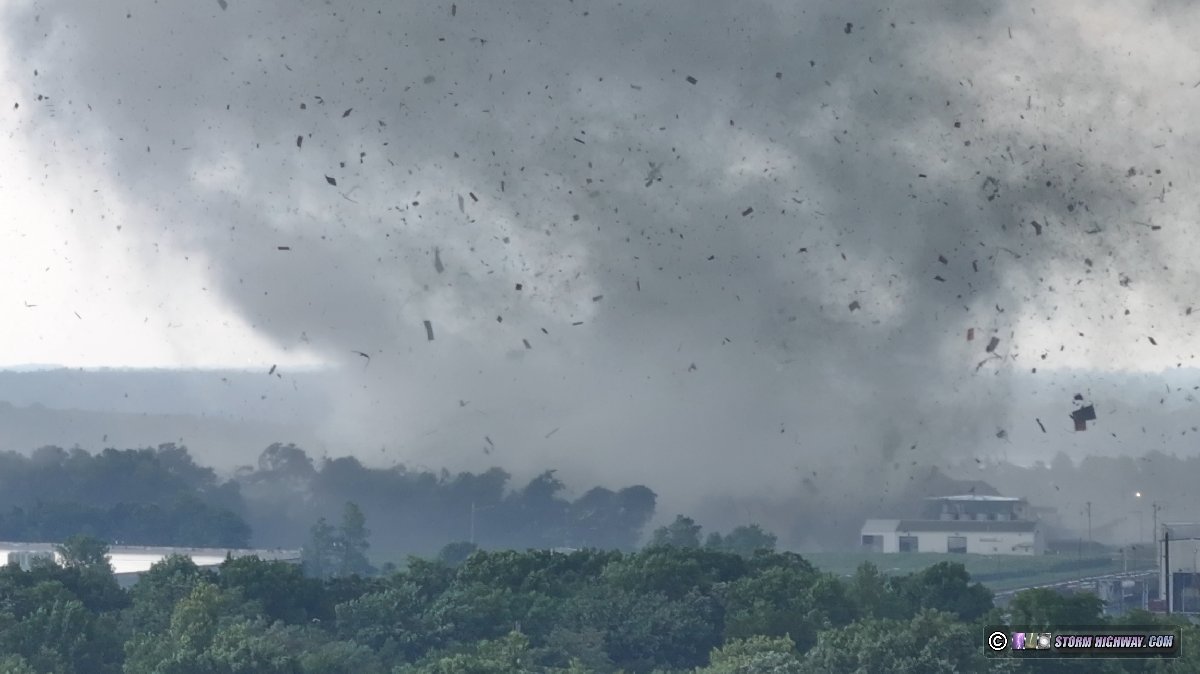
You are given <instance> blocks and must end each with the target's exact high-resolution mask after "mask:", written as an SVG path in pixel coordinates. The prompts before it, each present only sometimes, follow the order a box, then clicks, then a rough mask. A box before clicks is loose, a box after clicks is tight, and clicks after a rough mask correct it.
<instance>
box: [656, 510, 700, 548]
mask: <svg viewBox="0 0 1200 674" xmlns="http://www.w3.org/2000/svg"><path fill="white" fill-rule="evenodd" d="M650 546H673V547H677V548H698V547H700V525H699V524H696V521H695V520H693V519H692V518H690V517H684V516H683V515H676V516H675V521H674V522H671V523H670V524H668V525H667V526H665V527H659V528H658V529H655V530H654V533H653V534H652V535H651V536H650Z"/></svg>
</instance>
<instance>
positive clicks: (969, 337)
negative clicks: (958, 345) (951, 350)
mask: <svg viewBox="0 0 1200 674" xmlns="http://www.w3.org/2000/svg"><path fill="white" fill-rule="evenodd" d="M967 341H968V342H973V341H975V328H967Z"/></svg>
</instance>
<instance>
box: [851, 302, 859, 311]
mask: <svg viewBox="0 0 1200 674" xmlns="http://www.w3.org/2000/svg"><path fill="white" fill-rule="evenodd" d="M860 308H862V307H861V305H859V303H858V300H854V301H853V302H851V303H850V311H858V310H859V309H860Z"/></svg>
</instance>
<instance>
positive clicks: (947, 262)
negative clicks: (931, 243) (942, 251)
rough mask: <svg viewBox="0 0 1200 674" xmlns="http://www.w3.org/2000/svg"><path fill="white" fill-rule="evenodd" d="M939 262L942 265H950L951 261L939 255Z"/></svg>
mask: <svg viewBox="0 0 1200 674" xmlns="http://www.w3.org/2000/svg"><path fill="white" fill-rule="evenodd" d="M938 262H941V263H942V264H950V261H949V260H947V259H946V256H945V255H939V256H938Z"/></svg>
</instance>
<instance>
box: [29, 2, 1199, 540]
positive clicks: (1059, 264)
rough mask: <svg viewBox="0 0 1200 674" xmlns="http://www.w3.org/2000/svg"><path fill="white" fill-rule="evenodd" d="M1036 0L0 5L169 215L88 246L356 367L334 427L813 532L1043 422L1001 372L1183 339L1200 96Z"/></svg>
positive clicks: (354, 442)
mask: <svg viewBox="0 0 1200 674" xmlns="http://www.w3.org/2000/svg"><path fill="white" fill-rule="evenodd" d="M1070 6H1072V7H1073V6H1074V5H1070ZM1121 7H1122V8H1124V11H1125V12H1127V13H1128V14H1130V15H1131V16H1132V18H1133V19H1134V20H1142V21H1145V22H1146V24H1147V25H1151V24H1153V25H1154V26H1156V27H1158V29H1159V30H1168V31H1169V30H1170V29H1164V28H1162V25H1163V23H1164V22H1165V23H1166V24H1167V25H1170V26H1174V27H1176V29H1177V30H1179V31H1180V34H1183V33H1185V32H1186V30H1187V26H1192V25H1194V24H1195V20H1194V16H1195V14H1194V10H1192V9H1190V7H1188V6H1182V5H1164V6H1156V7H1155V8H1154V12H1157V13H1156V14H1152V13H1151V10H1144V13H1139V12H1141V11H1142V10H1136V9H1132V8H1131V7H1132V6H1130V7H1126V6H1124V5H1121ZM1046 14H1047V12H1043V16H1041V17H1039V16H1038V15H1037V13H1036V11H1034V8H1033V7H1032V6H1031V5H1027V4H1025V3H1005V4H1002V5H1000V6H995V5H991V4H988V5H983V4H979V5H975V4H968V5H964V4H963V3H950V2H945V3H929V2H927V3H918V4H913V5H911V6H905V7H904V8H902V9H893V8H891V7H890V6H888V5H884V4H883V3H875V2H832V1H831V2H820V3H806V4H804V5H801V4H798V3H789V2H778V3H772V2H756V3H705V4H702V5H701V4H697V3H682V2H667V3H656V4H655V5H654V6H653V7H643V6H641V5H630V6H623V5H617V6H611V5H606V4H597V5H591V4H589V3H585V2H574V3H571V2H568V3H561V2H553V3H551V2H520V3H507V2H497V3H492V2H488V3H483V2H473V3H472V2H461V3H454V4H452V3H449V2H447V3H436V4H428V3H410V2H387V3H384V2H365V1H346V2H336V3H325V2H302V3H296V2H286V3H285V2H279V1H277V2H254V3H249V2H247V3H239V2H230V3H229V4H228V9H227V10H224V11H223V10H222V9H221V7H220V6H218V4H217V3H216V2H212V3H205V2H198V3H189V4H188V5H187V6H167V5H153V6H139V7H138V8H136V9H133V10H125V9H119V8H117V7H116V6H113V5H110V4H108V3H95V2H87V1H84V0H63V1H60V2H25V3H20V4H18V5H15V6H14V8H13V9H10V10H9V12H8V15H7V16H6V19H7V21H6V25H7V26H8V33H9V34H8V36H7V37H8V38H9V41H10V43H11V49H12V50H14V54H15V60H17V61H20V62H23V63H26V64H28V68H29V71H30V72H29V73H28V82H27V86H28V89H27V95H28V98H27V99H26V100H25V104H24V105H22V106H21V110H20V114H19V116H18V117H17V118H16V119H15V120H14V122H15V123H16V125H17V129H18V132H19V133H23V134H27V135H29V136H30V137H31V138H33V139H35V140H37V141H38V142H40V147H41V149H42V151H43V152H44V157H42V160H43V162H44V165H45V170H46V172H48V173H53V172H79V173H84V174H94V175H98V176H104V177H105V179H106V180H108V181H110V184H108V185H107V186H106V189H109V190H115V191H116V193H117V195H119V198H120V199H122V200H126V201H128V202H130V203H135V204H138V205H139V207H140V208H141V209H142V211H143V212H147V213H153V214H154V217H153V218H147V219H144V220H138V221H131V222H125V223H123V225H124V226H123V228H122V229H121V230H120V231H118V230H117V229H116V228H115V226H114V225H113V224H112V223H110V222H108V221H102V220H101V219H100V217H101V215H102V214H101V213H95V212H78V213H77V215H76V217H78V218H79V219H80V221H81V232H82V234H81V236H83V237H84V238H85V239H87V238H88V237H91V239H92V240H101V239H103V240H109V239H111V238H113V237H128V238H129V239H131V240H134V241H139V242H143V243H146V242H152V243H154V244H161V248H159V247H158V246H157V245H156V246H155V248H154V250H159V251H161V252H160V253H159V254H163V255H166V254H171V255H177V256H178V258H179V259H180V260H181V262H180V264H191V265H206V269H207V270H209V273H210V274H211V279H212V281H211V285H210V286H209V287H210V288H211V289H212V290H213V291H214V292H220V293H221V294H222V296H223V297H224V298H225V299H226V300H227V301H228V302H229V303H230V305H231V306H232V307H234V308H235V309H236V310H237V311H238V312H240V313H241V314H242V315H244V316H246V317H247V318H248V319H249V320H250V322H252V323H253V325H254V326H255V327H256V328H257V329H258V330H260V331H261V332H262V333H264V334H266V335H268V336H270V337H271V338H272V339H274V340H275V341H276V342H277V343H278V344H280V345H282V346H285V347H289V348H298V347H299V346H301V345H303V344H307V345H308V346H311V347H312V348H316V349H318V350H319V351H320V352H321V353H322V354H323V355H325V356H326V357H327V358H328V359H329V360H330V361H331V362H334V363H336V364H338V365H340V366H341V370H340V373H341V374H340V375H339V376H338V378H337V379H336V383H335V384H334V385H333V386H331V387H330V388H329V390H328V391H327V393H328V396H329V399H330V400H331V401H332V405H333V407H332V409H331V413H330V415H329V416H328V417H327V419H325V420H324V423H323V425H322V427H321V428H320V429H319V431H320V433H321V434H322V435H323V437H326V438H335V439H336V442H337V444H338V445H339V446H340V447H342V448H344V449H345V450H346V451H354V452H356V453H358V454H360V455H362V456H365V457H371V456H374V457H378V456H379V455H380V454H381V453H382V454H383V455H384V456H387V457H390V458H391V459H393V460H397V461H405V462H411V463H413V464H417V465H431V466H442V465H444V466H448V467H450V468H451V469H459V468H476V469H478V468H481V467H483V466H486V465H490V464H493V463H499V464H501V465H503V466H505V467H506V468H509V469H512V470H514V472H517V473H518V474H520V473H522V472H526V471H533V470H538V469H540V468H544V467H558V468H561V469H563V470H564V473H566V474H567V475H577V476H586V477H580V478H578V479H579V480H580V482H581V483H589V482H590V483H595V482H600V483H621V484H628V483H634V482H641V483H646V484H648V485H651V486H652V487H653V488H654V489H656V490H657V491H658V492H659V493H660V494H662V496H663V502H662V505H661V508H660V511H675V510H685V511H686V510H696V511H703V510H704V508H703V507H702V506H701V505H700V503H701V502H702V501H705V500H707V499H709V498H710V497H712V498H717V499H722V498H741V497H745V498H746V500H748V501H765V502H769V503H772V504H774V506H773V507H774V508H775V512H776V513H779V515H778V517H782V516H783V514H785V513H786V514H788V516H789V517H794V513H795V512H796V510H795V509H794V508H797V507H804V508H810V509H811V508H821V509H822V510H824V511H829V510H838V509H841V510H842V511H847V512H849V511H855V512H857V511H863V510H866V509H869V508H870V507H872V506H873V501H875V500H876V499H878V498H879V496H878V495H880V494H883V493H887V492H888V491H889V490H893V489H895V488H898V487H899V486H901V485H903V484H905V483H906V481H907V479H908V477H909V471H911V470H914V468H912V467H913V466H916V465H928V464H929V463H937V462H941V461H943V460H950V459H957V458H960V457H962V456H964V455H967V456H970V455H975V454H979V453H981V452H986V451H989V450H988V448H989V447H995V446H996V444H997V443H998V442H1001V443H1002V442H1003V441H1002V440H998V439H997V438H996V432H997V430H998V429H1012V430H1010V431H1009V432H1010V433H1011V435H1009V436H1008V438H1009V440H1010V441H1011V442H1013V443H1014V444H1015V443H1016V442H1017V438H1018V435H1017V431H1016V430H1015V429H1017V428H1018V427H1019V428H1021V429H1023V430H1021V433H1033V432H1034V431H1032V430H1030V423H1031V420H1029V419H1028V418H1026V417H1025V416H1024V408H1023V407H1021V405H1026V406H1028V404H1029V403H1027V402H1026V403H1014V402H1013V401H1014V400H1015V399H1016V396H1015V395H1014V390H1013V380H1012V377H1013V373H1014V372H1015V371H1018V370H1021V371H1025V372H1029V371H1030V370H1031V369H1032V368H1034V367H1037V366H1039V365H1040V366H1043V367H1047V366H1053V365H1054V363H1055V359H1056V358H1063V359H1068V357H1073V360H1069V361H1068V362H1071V363H1078V362H1080V361H1081V360H1082V361H1083V362H1085V363H1088V364H1090V365H1091V366H1092V367H1094V368H1104V367H1107V366H1109V365H1114V364H1116V365H1123V366H1126V367H1128V366H1129V364H1130V362H1132V361H1136V360H1137V359H1138V358H1140V357H1141V354H1143V353H1147V352H1145V351H1144V350H1147V349H1153V348H1158V349H1160V350H1161V351H1159V352H1158V353H1162V352H1164V351H1165V352H1169V353H1170V354H1171V359H1172V362H1171V363H1170V364H1167V363H1166V362H1163V364H1161V365H1160V366H1159V367H1169V366H1170V365H1174V361H1178V362H1189V361H1190V360H1191V358H1192V355H1191V354H1190V353H1187V352H1186V349H1187V348H1188V347H1187V346H1186V343H1185V342H1184V339H1185V335H1187V334H1190V327H1189V326H1190V320H1191V316H1190V315H1189V314H1190V312H1185V308H1186V306H1187V301H1188V298H1189V297H1194V296H1195V293H1196V287H1195V286H1196V278H1200V276H1197V275H1196V274H1195V271H1196V270H1195V263H1194V262H1190V261H1188V260H1187V258H1186V257H1185V256H1180V255H1179V251H1181V250H1187V245H1189V244H1190V243H1192V240H1191V239H1190V238H1188V237H1190V236H1192V235H1191V234H1188V233H1186V232H1183V233H1181V230H1182V228H1180V227H1177V228H1172V227H1171V226H1170V225H1171V221H1172V218H1174V217H1177V216H1178V217H1182V215H1181V214H1182V211H1181V210H1180V207H1179V206H1178V205H1177V204H1176V203H1175V200H1174V198H1173V197H1172V194H1171V188H1172V187H1173V185H1172V182H1171V181H1172V180H1185V176H1184V175H1182V174H1183V173H1185V171H1186V169H1188V168H1189V165H1188V164H1187V163H1186V161H1187V160H1184V159H1175V158H1174V157H1176V156H1180V157H1183V156H1194V153H1190V141H1188V140H1186V139H1185V138H1182V137H1181V136H1180V135H1173V130H1172V124H1183V123H1184V119H1186V115H1187V112H1186V111H1187V109H1188V108H1187V107H1186V106H1182V108H1181V107H1180V106H1174V107H1171V108H1169V109H1165V110H1162V111H1155V112H1153V113H1147V114H1143V111H1142V110H1141V106H1144V104H1145V103H1144V100H1143V96H1144V92H1142V91H1141V90H1140V89H1139V86H1140V82H1139V81H1137V80H1136V79H1134V78H1131V77H1129V76H1128V74H1112V75H1106V74H1105V72H1106V71H1105V70H1104V69H1103V68H1100V67H1088V68H1085V70H1086V72H1087V73H1088V76H1087V77H1086V78H1079V79H1072V78H1070V77H1069V76H1068V73H1074V72H1077V71H1079V70H1080V68H1081V66H1083V65H1084V64H1087V65H1089V66H1094V65H1095V64H1094V59H1095V55H1094V52H1095V51H1096V50H1098V49H1099V47H1097V46H1095V45H1090V44H1087V43H1086V39H1085V35H1086V33H1085V31H1082V30H1080V29H1079V26H1077V25H1074V24H1072V23H1071V21H1070V20H1068V19H1067V18H1064V16H1063V15H1061V14H1060V15H1053V14H1051V15H1050V16H1049V17H1047V16H1045V15H1046ZM1167 17H1169V20H1168V18H1167ZM1009 30H1011V37H1010V33H1009ZM1128 35H1129V36H1130V37H1129V39H1130V40H1134V39H1137V38H1136V36H1137V35H1138V34H1137V33H1135V32H1133V31H1130V32H1129V33H1128ZM1114 39H1115V40H1117V41H1118V44H1117V45H1115V46H1112V47H1110V48H1109V50H1110V51H1112V50H1116V51H1124V50H1125V49H1126V48H1132V47H1129V45H1122V44H1119V38H1114ZM1106 53H1107V52H1106ZM35 69H36V71H37V73H36V75H35V73H34V70H35ZM688 78H692V79H688ZM693 80H694V81H693ZM1188 86H1189V87H1190V83H1189V84H1188ZM1181 91H1184V92H1185V94H1186V93H1187V92H1190V89H1186V90H1185V89H1181ZM38 94H41V95H45V96H48V97H50V98H49V100H52V101H54V102H55V104H56V108H55V114H54V115H50V114H46V113H45V111H44V109H43V108H39V101H38V100H37V99H36V95H38ZM1185 94H1180V95H1181V96H1183V95H1185ZM1188 100H1190V99H1188ZM1173 102H1176V103H1177V102H1178V101H1173ZM43 107H44V106H43ZM14 114H15V113H14ZM1172 115H1174V116H1177V117H1178V119H1174V118H1172V117H1171V116H1172ZM298 136H302V137H303V143H302V145H301V146H300V147H298V146H297V145H298V143H297V137H298ZM1131 166H1132V167H1134V170H1133V171H1132V175H1130V174H1129V173H1128V171H1129V169H1130V167H1131ZM1160 167H1166V170H1163V173H1162V174H1158V173H1156V172H1155V169H1156V168H1160ZM1172 169H1175V171H1174V172H1173V171H1172ZM332 182H336V185H333V184H330V183H332ZM750 209H753V211H750ZM1034 220H1036V221H1037V222H1038V223H1039V224H1038V225H1037V226H1036V227H1035V226H1034V225H1033V224H1032V222H1031V221H1034ZM1150 222H1154V223H1160V226H1163V225H1165V229H1164V230H1162V231H1157V230H1152V229H1151V227H1150V226H1143V225H1141V224H1136V223H1150ZM84 223H85V224H84ZM1042 230H1044V231H1042ZM1039 231H1041V233H1040V234H1039V233H1038V232H1039ZM279 246H288V247H289V248H290V250H278V247H279ZM185 255H187V259H186V261H183V260H184V256H185ZM939 256H941V257H940V258H939ZM943 260H944V261H943ZM1189 265H1190V266H1189ZM1129 279H1132V283H1130V281H1129ZM517 284H522V289H521V290H517V289H516V286H517ZM1123 307H1124V308H1128V307H1133V308H1134V309H1136V311H1135V312H1134V314H1133V315H1122V312H1121V311H1119V309H1120V308H1123ZM1143 314H1145V315H1143ZM1147 316H1150V317H1151V318H1147ZM498 319H502V321H501V320H498ZM423 321H430V322H431V325H432V330H433V333H434V336H435V339H434V340H433V341H428V340H427V337H426V331H425V328H424V326H423ZM577 322H580V323H581V324H580V325H575V323H577ZM1030 323H1032V327H1031V326H1030ZM1043 323H1044V324H1046V325H1050V326H1052V327H1053V331H1052V332H1051V333H1050V334H1049V335H1047V334H1045V332H1044V331H1043V332H1041V333H1039V332H1038V326H1039V325H1041V324H1043ZM971 327H973V328H975V329H976V333H977V334H976V336H975V339H974V341H970V342H968V341H967V340H966V339H965V338H964V335H965V333H966V331H967V329H968V328H971ZM185 329H186V328H185ZM1148 334H1152V335H1158V339H1160V340H1162V341H1163V344H1162V345H1161V346H1158V347H1152V346H1150V345H1149V344H1148V343H1147V342H1146V339H1145V337H1146V336H1147V335H1148ZM993 336H994V337H996V338H998V339H999V340H1000V341H999V346H998V348H997V349H996V350H995V353H994V354H988V353H986V352H985V348H984V347H985V345H986V344H987V342H988V340H989V339H990V338H991V337H993ZM1171 336H1173V337H1174V338H1175V339H1173V340H1172V339H1171V338H1170V337H1171ZM1022 339H1025V340H1026V342H1027V345H1026V346H1024V348H1022V346H1023V344H1026V342H1022ZM1134 340H1137V344H1136V345H1134V344H1133V343H1132V342H1133V341H1134ZM1181 344H1183V346H1180V345H1181ZM1060 345H1061V347H1062V348H1061V349H1060V348H1059V347H1060ZM355 351H361V352H364V353H365V354H367V355H369V356H370V358H369V360H368V359H367V358H365V357H360V356H359V355H356V354H355V353H354V352H355ZM1118 357H1119V358H1124V359H1126V360H1124V361H1121V362H1118V360H1119V358H1118ZM265 367H266V365H265V364H264V368H265ZM281 374H283V375H284V376H285V377H286V376H288V373H287V372H283V373H281ZM1094 376H1095V375H1093V377H1094ZM1085 383H1086V384H1088V385H1090V386H1091V388H1093V389H1095V388H1097V387H1098V386H1099V384H1098V383H1096V382H1093V381H1089V382H1081V386H1082V385H1083V384H1085ZM1180 386H1182V384H1181V385H1180ZM1055 395H1057V393H1056V394H1055ZM1045 402H1046V404H1047V406H1048V407H1049V406H1050V403H1049V401H1045ZM1041 403H1042V401H1041V400H1039V403H1038V404H1041ZM1115 404H1117V406H1118V407H1120V406H1122V405H1129V404H1132V403H1128V402H1127V401H1124V402H1121V403H1115ZM1070 405H1071V400H1070V397H1069V395H1065V396H1062V397H1057V398H1055V400H1054V401H1053V406H1052V408H1053V410H1054V412H1053V413H1051V412H1050V411H1047V413H1046V417H1045V418H1043V421H1046V422H1048V423H1049V421H1050V420H1051V419H1053V420H1055V421H1057V422H1058V425H1057V426H1055V429H1056V430H1055V432H1057V433H1061V432H1063V431H1062V430H1061V428H1062V427H1061V424H1062V423H1063V415H1064V414H1065V413H1067V412H1069V409H1070ZM1098 411H1099V412H1100V414H1101V415H1102V417H1101V424H1103V423H1104V421H1103V420H1104V416H1103V415H1104V414H1105V413H1106V407H1105V405H1104V404H1103V403H1102V404H1101V406H1100V408H1099V410H1098ZM1037 432H1038V433H1040V431H1037ZM1160 433H1166V431H1165V429H1164V430H1162V431H1160ZM1079 435H1086V436H1087V438H1088V439H1089V440H1090V439H1091V438H1094V437H1096V436H1098V435H1100V434H1099V433H1096V434H1092V433H1088V434H1079ZM484 436H487V437H489V438H491V439H492V440H493V441H494V442H495V445H496V447H495V450H494V451H492V452H491V454H489V455H485V454H484V452H483V448H484V447H486V446H487V444H486V443H485V441H484ZM1089 440H1077V439H1074V438H1072V439H1071V440H1066V439H1064V440H1063V441H1064V442H1074V443H1080V442H1088V441H1089ZM914 445H915V446H916V449H910V447H913V446H914ZM381 447H382V448H383V449H382V450H381V449H380V448H381ZM1139 449H1141V448H1140V447H1139ZM994 451H996V452H1000V451H1003V448H1002V447H1001V448H998V449H996V450H994ZM201 458H203V457H201ZM804 480H808V483H805V482H803V481H804ZM714 502H722V503H723V502H724V501H723V500H719V501H714ZM780 504H784V505H783V506H781V505H780ZM721 510H722V514H721V515H720V517H718V515H717V514H716V513H712V517H714V518H717V519H722V518H723V519H724V520H726V521H728V520H730V519H733V520H738V521H740V520H742V519H743V515H742V514H739V513H737V512H736V510H737V509H736V508H735V509H730V508H726V507H722V508H721ZM718 523H719V524H720V523H723V522H718Z"/></svg>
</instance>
